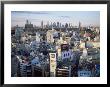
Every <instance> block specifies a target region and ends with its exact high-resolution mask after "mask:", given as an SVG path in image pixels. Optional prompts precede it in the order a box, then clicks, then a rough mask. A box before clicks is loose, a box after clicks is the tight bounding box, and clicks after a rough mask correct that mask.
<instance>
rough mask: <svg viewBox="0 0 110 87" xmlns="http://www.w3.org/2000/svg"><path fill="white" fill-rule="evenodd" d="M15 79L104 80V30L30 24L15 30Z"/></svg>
mask: <svg viewBox="0 0 110 87" xmlns="http://www.w3.org/2000/svg"><path fill="white" fill-rule="evenodd" d="M11 76H12V77H100V27H97V26H86V27H83V26H82V23H81V22H79V24H78V25H77V26H73V25H72V23H65V24H62V23H60V22H47V24H44V21H43V20H42V21H41V25H40V26H37V25H36V26H34V25H33V24H32V23H31V21H30V20H26V23H25V25H24V27H20V26H19V24H18V25H16V26H13V27H12V28H11Z"/></svg>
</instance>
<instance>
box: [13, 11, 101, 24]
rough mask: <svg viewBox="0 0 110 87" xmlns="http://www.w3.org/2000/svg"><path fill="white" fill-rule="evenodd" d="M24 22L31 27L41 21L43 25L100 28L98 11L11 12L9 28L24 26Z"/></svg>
mask: <svg viewBox="0 0 110 87" xmlns="http://www.w3.org/2000/svg"><path fill="white" fill-rule="evenodd" d="M26 20H29V21H30V22H31V23H32V24H33V25H36V26H40V25H41V21H43V22H44V24H47V22H49V24H50V23H51V22H61V23H62V24H65V23H72V25H73V26H78V24H79V22H81V25H82V26H90V25H91V26H100V12H99V11H12V12H11V26H16V25H18V26H25V23H26Z"/></svg>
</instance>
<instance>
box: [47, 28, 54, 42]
mask: <svg viewBox="0 0 110 87" xmlns="http://www.w3.org/2000/svg"><path fill="white" fill-rule="evenodd" d="M54 32H56V30H54V29H52V30H48V31H47V42H48V43H53V42H54V38H53V37H54Z"/></svg>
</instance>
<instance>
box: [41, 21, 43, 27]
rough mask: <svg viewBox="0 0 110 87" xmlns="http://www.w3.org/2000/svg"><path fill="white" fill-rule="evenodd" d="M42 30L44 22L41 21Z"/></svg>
mask: <svg viewBox="0 0 110 87" xmlns="http://www.w3.org/2000/svg"><path fill="white" fill-rule="evenodd" d="M41 28H42V29H43V21H41Z"/></svg>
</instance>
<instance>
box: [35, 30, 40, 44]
mask: <svg viewBox="0 0 110 87" xmlns="http://www.w3.org/2000/svg"><path fill="white" fill-rule="evenodd" d="M36 41H37V42H40V34H39V33H38V32H37V33H36Z"/></svg>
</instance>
